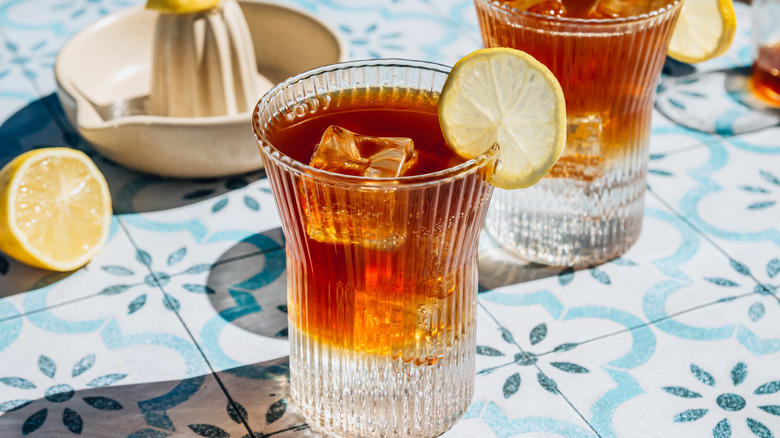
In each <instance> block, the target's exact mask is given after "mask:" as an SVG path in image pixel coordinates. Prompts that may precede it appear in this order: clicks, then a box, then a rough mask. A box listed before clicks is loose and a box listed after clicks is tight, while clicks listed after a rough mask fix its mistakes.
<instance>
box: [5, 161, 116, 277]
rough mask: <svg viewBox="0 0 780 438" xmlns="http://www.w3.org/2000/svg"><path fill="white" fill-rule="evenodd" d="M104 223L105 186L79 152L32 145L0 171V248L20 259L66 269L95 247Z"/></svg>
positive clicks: (107, 217)
mask: <svg viewBox="0 0 780 438" xmlns="http://www.w3.org/2000/svg"><path fill="white" fill-rule="evenodd" d="M110 226H111V195H110V194H109V192H108V184H106V179H105V178H104V177H103V174H101V173H100V170H98V168H97V167H96V166H95V164H94V163H93V162H92V160H90V159H89V157H87V156H86V155H85V154H84V153H82V152H79V151H77V150H75V149H70V148H45V149H36V150H32V151H29V152H26V153H24V154H22V155H19V156H18V157H16V158H15V159H13V160H12V161H11V162H10V163H8V164H7V165H6V166H5V167H3V169H2V170H0V251H2V252H4V253H6V254H8V255H9V256H11V257H13V258H15V259H17V260H19V261H20V262H22V263H26V264H28V265H31V266H35V267H39V268H44V269H51V270H54V271H72V270H74V269H76V268H79V267H81V266H83V265H85V264H86V263H87V262H88V261H89V260H90V259H92V257H94V256H95V255H96V254H97V253H98V251H100V249H101V248H102V247H103V245H104V244H105V242H106V239H107V238H108V231H109V228H110Z"/></svg>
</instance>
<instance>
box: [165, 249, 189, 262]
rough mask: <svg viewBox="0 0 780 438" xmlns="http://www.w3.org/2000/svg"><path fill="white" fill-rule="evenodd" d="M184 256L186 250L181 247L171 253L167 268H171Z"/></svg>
mask: <svg viewBox="0 0 780 438" xmlns="http://www.w3.org/2000/svg"><path fill="white" fill-rule="evenodd" d="M185 255H187V248H184V247H182V248H179V249H177V250H176V251H174V252H173V253H171V255H169V256H168V266H173V265H175V264H176V263H178V262H180V261H181V259H183V258H184V256H185Z"/></svg>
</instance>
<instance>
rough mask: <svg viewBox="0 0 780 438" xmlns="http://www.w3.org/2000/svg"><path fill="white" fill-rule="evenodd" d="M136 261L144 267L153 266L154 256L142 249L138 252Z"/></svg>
mask: <svg viewBox="0 0 780 438" xmlns="http://www.w3.org/2000/svg"><path fill="white" fill-rule="evenodd" d="M135 259H136V260H138V261H139V262H140V263H141V264H142V265H146V266H152V256H151V255H149V253H148V252H146V251H144V250H142V249H139V250H138V251H136V253H135Z"/></svg>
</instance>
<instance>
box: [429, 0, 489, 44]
mask: <svg viewBox="0 0 780 438" xmlns="http://www.w3.org/2000/svg"><path fill="white" fill-rule="evenodd" d="M422 3H425V4H427V5H428V7H429V8H430V9H431V10H432V11H433V12H434V13H435V14H437V15H438V16H440V17H443V18H445V19H446V20H447V21H448V22H449V23H450V24H451V25H453V26H455V28H456V29H458V33H459V34H465V35H466V38H467V39H468V40H470V41H471V42H473V43H475V44H476V45H477V46H479V47H481V46H482V39H481V37H480V36H479V35H475V34H474V33H473V32H472V31H471V29H469V28H467V27H466V26H463V25H461V24H460V23H458V22H457V21H455V20H453V19H452V17H450V15H449V14H447V13H446V12H445V11H443V10H442V9H440V8H439V7H438V6H436V5H435V4H434V3H433V2H431V1H428V0H422Z"/></svg>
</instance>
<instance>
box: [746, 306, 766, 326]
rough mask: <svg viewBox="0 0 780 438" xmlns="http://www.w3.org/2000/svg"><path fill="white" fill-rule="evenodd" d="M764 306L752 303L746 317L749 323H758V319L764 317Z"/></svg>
mask: <svg viewBox="0 0 780 438" xmlns="http://www.w3.org/2000/svg"><path fill="white" fill-rule="evenodd" d="M764 312H765V309H764V305H763V304H761V303H753V305H751V306H750V309H748V317H749V318H750V320H751V321H754V322H755V321H758V320H759V319H761V318H763V317H764Z"/></svg>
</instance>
